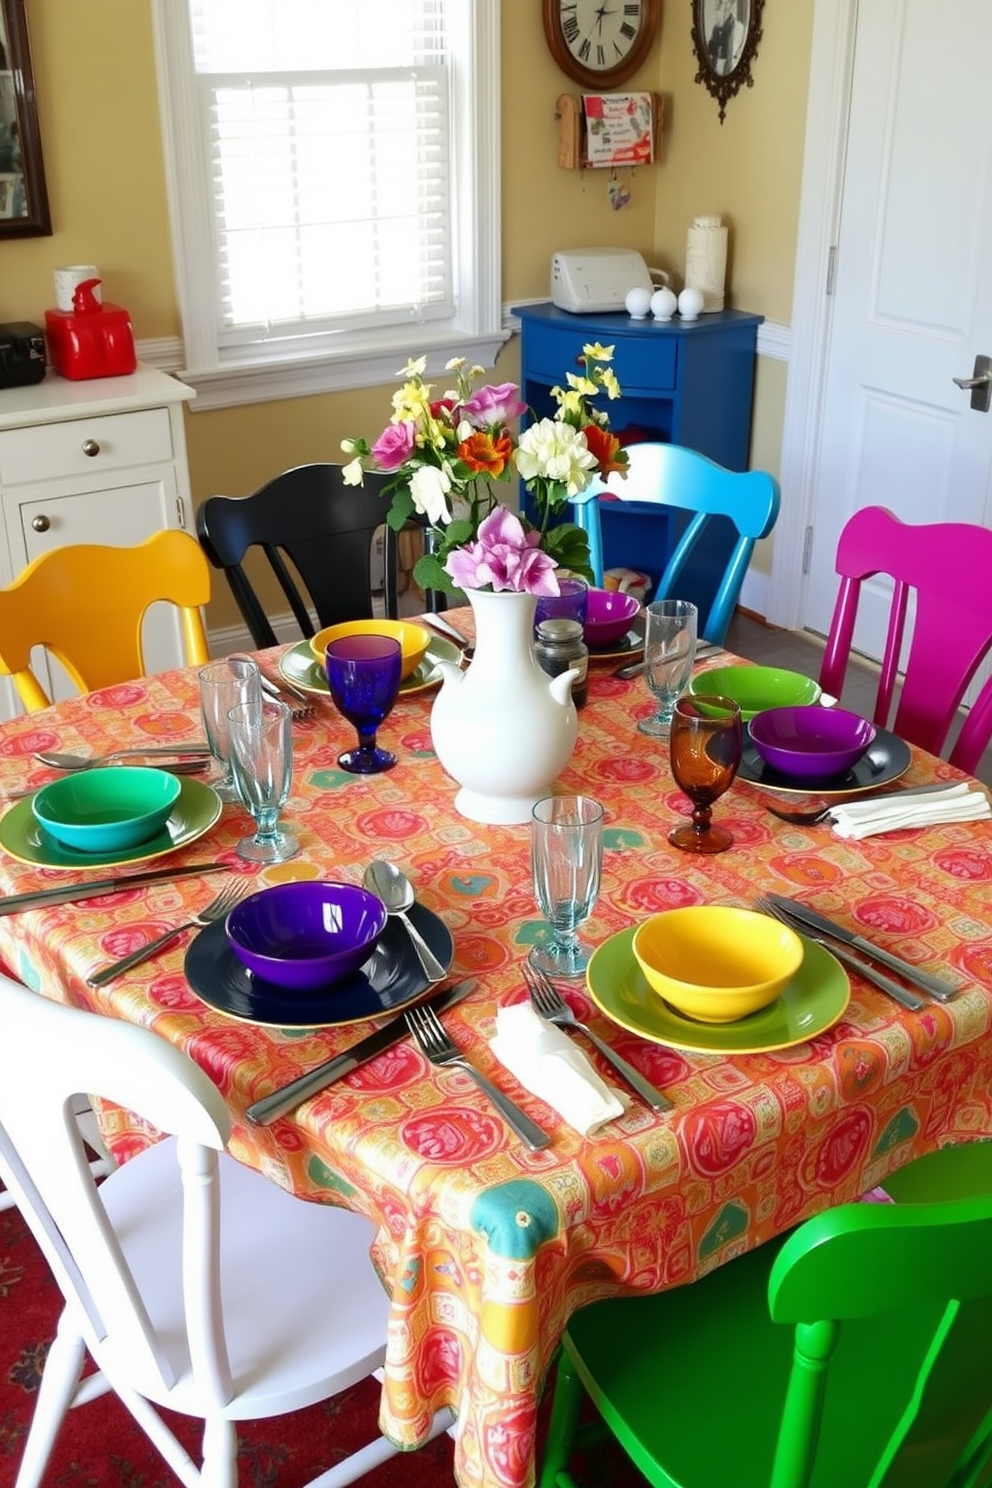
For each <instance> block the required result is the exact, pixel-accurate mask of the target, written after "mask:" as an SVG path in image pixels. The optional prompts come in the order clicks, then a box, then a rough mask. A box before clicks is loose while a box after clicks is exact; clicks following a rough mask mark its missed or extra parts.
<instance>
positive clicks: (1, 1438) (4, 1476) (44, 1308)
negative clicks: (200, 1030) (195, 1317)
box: [0, 1210, 644, 1488]
mask: <svg viewBox="0 0 992 1488" xmlns="http://www.w3.org/2000/svg"><path fill="white" fill-rule="evenodd" d="M60 1311H61V1294H60V1293H59V1290H58V1288H57V1287H56V1285H55V1282H54V1281H53V1280H52V1277H51V1273H50V1272H49V1270H48V1267H47V1266H46V1265H45V1262H44V1260H43V1259H42V1257H41V1254H40V1252H39V1251H38V1248H37V1246H36V1245H35V1242H34V1239H33V1238H32V1236H31V1234H30V1233H29V1232H28V1230H27V1229H26V1227H25V1225H24V1222H23V1220H22V1219H21V1216H20V1214H18V1212H17V1211H16V1210H8V1211H7V1212H5V1213H0V1488H10V1485H12V1484H13V1482H14V1477H15V1474H16V1471H17V1467H18V1464H19V1462H20V1457H21V1451H22V1448H23V1443H24V1437H25V1435H26V1433H27V1430H28V1426H29V1424H30V1421H31V1415H32V1413H33V1411H34V1404H35V1398H36V1393H37V1389H38V1381H39V1379H40V1377H41V1370H42V1367H43V1365H44V1362H45V1356H46V1354H47V1352H48V1346H49V1343H50V1342H51V1339H52V1337H53V1335H54V1332H55V1325H56V1322H57V1320H58V1316H59V1313H60ZM378 1398H379V1387H378V1385H377V1384H376V1382H375V1381H374V1380H372V1381H364V1382H363V1383H362V1384H360V1385H358V1386H356V1387H355V1388H354V1389H353V1390H349V1391H346V1392H345V1393H344V1394H342V1395H339V1396H337V1397H336V1398H335V1399H334V1400H331V1401H328V1402H325V1403H324V1404H322V1405H315V1406H311V1407H310V1408H309V1409H308V1410H303V1411H297V1412H296V1413H295V1414H294V1415H291V1416H281V1417H278V1418H276V1419H273V1420H268V1421H257V1422H255V1421H253V1422H246V1423H243V1424H242V1425H241V1426H240V1427H239V1431H238V1435H239V1442H240V1452H239V1488H301V1485H303V1484H306V1483H309V1482H310V1480H311V1479H312V1478H314V1477H316V1476H317V1474H318V1473H319V1472H321V1471H324V1470H325V1469H327V1468H329V1467H332V1466H333V1465H334V1464H335V1463H336V1462H337V1461H339V1460H340V1459H341V1458H342V1457H346V1456H347V1455H348V1454H349V1453H350V1452H353V1451H355V1450H356V1448H358V1447H360V1446H362V1445H364V1443H365V1442H367V1441H369V1440H371V1438H372V1437H373V1436H375V1435H377V1434H378V1428H377V1424H376V1414H377V1409H378ZM167 1419H168V1421H169V1424H170V1426H171V1427H172V1428H173V1430H174V1431H175V1432H176V1435H177V1436H178V1437H179V1439H180V1441H181V1442H182V1443H183V1446H184V1447H185V1448H186V1449H187V1451H189V1452H190V1454H191V1455H192V1456H193V1458H194V1460H198V1456H197V1446H198V1442H199V1436H200V1427H199V1424H198V1423H197V1422H195V1421H190V1420H188V1419H187V1418H184V1417H181V1416H175V1415H172V1414H169V1415H168V1416H167ZM452 1451H453V1448H452V1443H451V1440H450V1438H449V1437H448V1436H446V1435H444V1436H440V1437H438V1438H437V1439H436V1440H435V1441H432V1442H429V1443H428V1444H427V1446H426V1447H423V1448H421V1450H420V1451H418V1452H407V1453H403V1454H401V1455H399V1456H396V1457H394V1458H392V1459H391V1460H390V1461H388V1462H386V1463H383V1465H382V1466H381V1467H377V1468H376V1469H375V1470H374V1471H373V1472H371V1473H369V1474H367V1476H366V1477H365V1478H363V1479H362V1485H363V1488H401V1485H402V1488H452V1485H453V1484H454V1481H455V1479H454V1475H453V1473H452V1466H451V1464H452ZM601 1453H602V1455H601ZM595 1456H596V1460H595V1461H594V1460H593V1454H592V1453H590V1454H589V1458H588V1460H587V1462H586V1463H585V1464H584V1471H583V1472H582V1474H581V1479H580V1480H581V1481H583V1482H585V1483H587V1484H588V1485H589V1488H593V1485H597V1488H599V1485H602V1484H605V1483H609V1484H611V1485H613V1488H637V1485H641V1484H643V1482H644V1480H643V1478H641V1476H640V1474H638V1473H637V1472H636V1471H635V1470H634V1469H633V1467H632V1466H631V1465H630V1463H629V1462H628V1461H627V1459H626V1458H624V1457H623V1456H622V1454H620V1453H619V1452H618V1451H617V1449H616V1448H615V1447H612V1446H609V1447H604V1448H602V1449H599V1450H597V1452H596V1454H595ZM177 1482H178V1479H177V1478H176V1477H175V1476H174V1474H173V1473H172V1472H171V1470H170V1469H169V1468H168V1467H166V1465H165V1463H164V1462H163V1461H162V1459H161V1457H160V1456H159V1455H158V1453H157V1452H156V1451H155V1449H154V1448H153V1447H152V1446H151V1444H150V1443H149V1441H148V1439H147V1437H146V1436H145V1435H144V1433H143V1432H142V1431H141V1430H140V1429H139V1428H138V1427H137V1426H136V1425H135V1424H134V1422H133V1421H132V1420H131V1417H130V1416H129V1415H128V1413H127V1411H126V1410H125V1409H124V1407H123V1406H122V1405H121V1404H120V1402H119V1401H118V1399H117V1397H116V1396H115V1395H113V1394H108V1395H105V1396H103V1397H102V1398H101V1399H99V1400H96V1401H93V1402H92V1403H91V1404H89V1405H84V1406H80V1407H79V1408H78V1409H77V1410H74V1411H71V1412H70V1413H69V1415H68V1417H67V1419H66V1421H65V1423H64V1425H63V1427H62V1431H61V1434H60V1436H59V1439H58V1441H57V1443H56V1446H55V1451H54V1452H53V1454H52V1458H51V1461H50V1463H49V1468H48V1472H47V1474H46V1477H45V1484H46V1488H176V1484H177Z"/></svg>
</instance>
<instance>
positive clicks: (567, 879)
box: [528, 796, 603, 977]
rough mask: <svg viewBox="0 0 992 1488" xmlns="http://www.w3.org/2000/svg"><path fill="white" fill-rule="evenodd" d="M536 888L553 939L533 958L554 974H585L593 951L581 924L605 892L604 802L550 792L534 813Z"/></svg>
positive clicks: (536, 948) (537, 948)
mask: <svg viewBox="0 0 992 1488" xmlns="http://www.w3.org/2000/svg"><path fill="white" fill-rule="evenodd" d="M530 845H531V867H532V870H533V874H534V894H535V897H536V899H537V903H538V906H539V908H540V910H541V913H542V914H543V915H544V918H545V919H546V920H547V922H548V925H549V926H550V928H551V939H550V941H548V942H547V943H546V944H544V945H539V946H534V948H533V949H532V950H531V952H530V956H529V958H528V959H529V960H530V963H531V965H532V966H536V967H537V968H538V970H540V971H545V972H547V973H548V974H549V975H550V976H552V977H579V976H582V975H583V974H584V972H585V969H586V966H587V964H588V962H589V952H588V951H587V950H586V948H585V947H584V946H582V945H580V944H579V939H578V935H577V931H578V928H579V926H580V925H581V924H583V923H584V922H585V920H587V919H588V918H589V915H590V914H591V913H592V909H593V906H594V904H595V903H596V900H597V899H598V898H599V884H600V879H601V877H602V871H603V808H602V806H601V805H600V803H599V802H598V801H595V800H593V798H592V797H591V796H546V797H545V798H544V800H542V801H538V803H537V805H536V806H535V807H534V809H533V811H532V813H531V823H530Z"/></svg>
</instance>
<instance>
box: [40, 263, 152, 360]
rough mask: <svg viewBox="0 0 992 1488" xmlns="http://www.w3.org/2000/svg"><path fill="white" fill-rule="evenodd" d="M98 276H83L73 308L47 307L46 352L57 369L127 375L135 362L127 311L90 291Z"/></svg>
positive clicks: (76, 292) (132, 333) (132, 335)
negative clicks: (57, 308) (56, 308)
mask: <svg viewBox="0 0 992 1488" xmlns="http://www.w3.org/2000/svg"><path fill="white" fill-rule="evenodd" d="M99 283H100V281H99V279H84V280H83V282H82V284H80V285H79V286H78V288H77V289H76V291H75V294H74V295H73V297H72V303H73V307H74V308H73V309H72V310H46V311H45V331H46V334H47V336H48V355H49V359H50V360H51V364H52V366H53V367H54V368H55V370H56V372H59V373H61V375H62V376H63V377H71V378H73V379H74V380H76V381H82V380H83V379H84V378H87V377H126V376H127V374H128V373H129V372H133V371H134V370H135V368H136V367H137V365H138V358H137V354H136V352H135V349H134V331H133V330H132V327H131V316H130V313H129V312H128V311H127V310H125V309H124V307H123V305H107V304H104V305H101V304H100V302H99V300H98V299H97V298H96V297H95V295H94V294H93V289H94V287H95V286H96V285H97V284H99Z"/></svg>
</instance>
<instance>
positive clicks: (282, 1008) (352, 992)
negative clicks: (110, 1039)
mask: <svg viewBox="0 0 992 1488" xmlns="http://www.w3.org/2000/svg"><path fill="white" fill-rule="evenodd" d="M407 912H408V914H409V916H410V918H411V920H412V921H413V923H414V924H415V925H416V927H417V929H418V930H419V931H420V933H421V935H422V936H423V937H424V939H425V940H426V942H427V944H428V945H429V946H430V948H431V950H432V951H433V952H434V954H435V956H436V957H437V959H438V960H439V961H440V962H441V964H442V966H443V967H444V968H445V970H446V971H447V970H448V969H449V967H450V966H451V962H452V960H453V958H454V954H455V943H454V941H453V939H452V936H451V931H450V930H449V929H448V927H447V925H446V924H445V923H444V921H443V920H441V919H439V918H438V916H437V915H436V914H433V913H432V912H431V911H430V910H429V909H425V908H424V906H423V905H422V904H414V905H413V906H412V907H411V908H410V909H409V910H408V911H407ZM185 970H186V980H187V981H188V982H189V984H190V986H191V987H192V989H193V991H194V992H195V993H196V995H197V997H200V998H202V999H203V1001H204V1002H205V1003H206V1004H207V1006H208V1007H212V1008H213V1009H214V1011H215V1012H217V1013H224V1014H226V1016H227V1017H229V1018H240V1019H242V1020H243V1021H244V1022H248V1023H262V1024H264V1025H265V1026H266V1027H268V1028H336V1027H338V1026H339V1025H342V1024H345V1023H360V1022H362V1021H363V1020H364V1019H365V1018H378V1017H379V1016H380V1015H381V1014H383V1013H395V1012H398V1011H399V1009H400V1008H403V1007H406V1005H407V1004H408V1003H410V1002H413V1001H415V999H416V998H418V997H420V996H421V994H422V993H423V992H425V991H426V989H427V987H428V986H429V985H430V983H429V982H428V980H427V978H426V977H425V976H424V973H423V969H422V967H421V965H420V962H419V961H418V959H417V953H416V951H415V950H414V948H413V945H412V944H411V941H410V937H409V936H408V935H407V933H406V930H405V928H404V926H403V922H402V921H401V920H398V919H397V918H396V917H395V916H391V917H390V918H389V920H388V921H387V924H386V928H385V930H384V931H383V933H382V938H381V940H380V941H379V944H378V945H377V946H376V948H375V950H374V951H373V953H372V956H371V958H370V959H369V960H368V961H366V963H365V965H364V966H363V967H362V969H361V971H358V972H356V973H355V975H354V976H351V977H348V978H347V980H346V981H343V982H337V983H335V985H334V986H333V987H328V988H327V989H326V990H320V989H318V990H317V991H316V992H290V991H288V990H287V989H286V988H284V987H275V986H273V985H272V983H271V982H265V981H263V980H262V978H261V977H257V976H254V975H253V974H252V972H250V971H249V970H248V968H247V966H244V965H243V964H242V963H241V962H240V961H239V960H238V958H237V956H236V955H235V954H234V952H233V951H232V950H231V947H230V946H229V945H228V942H227V936H226V935H225V933H224V922H223V920H217V921H215V922H214V924H212V925H208V926H207V928H206V929H205V930H201V932H200V934H199V935H198V936H197V937H196V939H195V940H193V941H191V942H190V946H189V949H188V950H187V952H186V964H185Z"/></svg>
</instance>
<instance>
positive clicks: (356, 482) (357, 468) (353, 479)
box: [341, 446, 365, 486]
mask: <svg viewBox="0 0 992 1488" xmlns="http://www.w3.org/2000/svg"><path fill="white" fill-rule="evenodd" d="M342 448H343V446H342ZM364 474H365V471H364V470H363V469H362V462H361V459H355V460H352V461H350V463H349V464H347V465H342V467H341V479H342V480H343V481H344V483H345V485H346V486H360V485H361V484H362V477H363V476H364Z"/></svg>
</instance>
